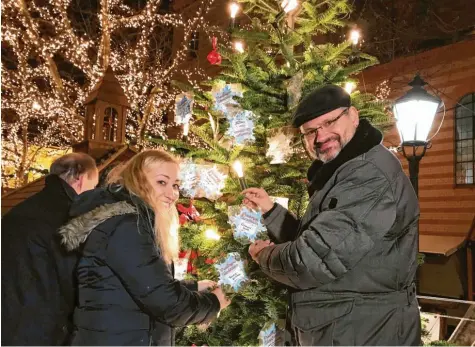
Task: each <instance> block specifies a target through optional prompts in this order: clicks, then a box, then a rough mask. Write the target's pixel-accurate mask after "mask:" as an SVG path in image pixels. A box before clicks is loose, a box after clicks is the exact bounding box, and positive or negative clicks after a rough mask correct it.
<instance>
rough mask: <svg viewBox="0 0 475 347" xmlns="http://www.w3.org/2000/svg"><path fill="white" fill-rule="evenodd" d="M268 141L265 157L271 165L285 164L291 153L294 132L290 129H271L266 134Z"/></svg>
mask: <svg viewBox="0 0 475 347" xmlns="http://www.w3.org/2000/svg"><path fill="white" fill-rule="evenodd" d="M268 137H269V141H268V147H267V153H266V156H267V157H268V158H269V159H270V163H271V164H282V163H286V162H287V161H288V160H289V159H290V157H291V156H292V153H293V147H294V146H292V143H293V140H294V138H295V130H294V129H293V128H290V127H282V128H276V129H272V130H270V131H269V133H268Z"/></svg>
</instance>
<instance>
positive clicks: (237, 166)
mask: <svg viewBox="0 0 475 347" xmlns="http://www.w3.org/2000/svg"><path fill="white" fill-rule="evenodd" d="M233 169H234V171H235V172H236V174H237V175H238V179H239V185H240V186H241V189H242V190H244V189H247V184H246V180H245V179H244V170H243V167H242V163H241V162H240V161H239V160H236V161H235V162H234V164H233Z"/></svg>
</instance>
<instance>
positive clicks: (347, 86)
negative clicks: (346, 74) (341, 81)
mask: <svg viewBox="0 0 475 347" xmlns="http://www.w3.org/2000/svg"><path fill="white" fill-rule="evenodd" d="M355 88H356V84H355V82H346V83H345V91H346V92H347V93H348V94H351V93H353V90H355Z"/></svg>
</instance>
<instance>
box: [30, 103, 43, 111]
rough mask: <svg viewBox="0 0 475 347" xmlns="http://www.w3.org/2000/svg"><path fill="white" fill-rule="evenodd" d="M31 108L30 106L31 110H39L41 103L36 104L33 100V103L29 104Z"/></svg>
mask: <svg viewBox="0 0 475 347" xmlns="http://www.w3.org/2000/svg"><path fill="white" fill-rule="evenodd" d="M31 108H32V109H33V110H35V111H39V110H41V105H40V104H38V103H37V102H36V101H35V102H33V105H32V106H31Z"/></svg>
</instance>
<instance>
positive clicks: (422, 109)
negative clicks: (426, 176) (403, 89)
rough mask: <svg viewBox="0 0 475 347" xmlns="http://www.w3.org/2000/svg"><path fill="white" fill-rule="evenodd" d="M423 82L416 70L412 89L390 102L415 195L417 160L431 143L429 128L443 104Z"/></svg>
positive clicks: (417, 192) (416, 188)
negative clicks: (392, 102)
mask: <svg viewBox="0 0 475 347" xmlns="http://www.w3.org/2000/svg"><path fill="white" fill-rule="evenodd" d="M426 84H427V83H426V82H425V81H424V80H423V79H422V78H421V77H420V76H419V74H417V75H416V77H414V79H413V80H412V82H411V83H409V85H410V86H411V87H412V89H411V90H409V91H408V92H407V93H406V94H405V95H403V96H402V97H400V98H399V99H397V100H396V102H395V104H394V106H393V112H394V116H395V118H396V124H397V128H398V130H399V135H400V136H401V149H402V153H403V155H404V157H405V158H406V159H407V161H408V162H409V178H410V180H411V183H412V186H413V187H414V190H415V192H416V194H417V195H418V194H419V188H418V186H419V185H418V180H419V162H420V161H421V159H422V157H423V156H424V155H425V153H426V150H427V148H428V147H429V146H430V140H431V138H428V136H429V132H430V129H431V128H432V123H433V122H434V118H435V115H436V113H437V110H438V109H439V106H441V105H442V100H441V99H439V98H438V97H436V96H434V95H431V94H429V93H428V92H427V91H426V90H425V89H424V85H426ZM411 148H412V150H410V149H411ZM420 148H421V150H419V149H420Z"/></svg>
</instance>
